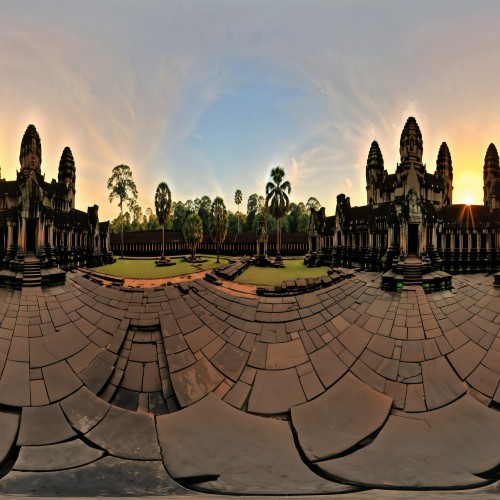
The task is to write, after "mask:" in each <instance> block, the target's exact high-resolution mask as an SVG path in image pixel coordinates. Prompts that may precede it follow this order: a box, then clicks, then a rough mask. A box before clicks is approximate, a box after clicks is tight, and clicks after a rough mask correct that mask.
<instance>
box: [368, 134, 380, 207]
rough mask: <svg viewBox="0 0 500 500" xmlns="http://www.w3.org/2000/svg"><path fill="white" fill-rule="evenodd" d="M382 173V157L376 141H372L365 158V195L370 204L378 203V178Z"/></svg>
mask: <svg viewBox="0 0 500 500" xmlns="http://www.w3.org/2000/svg"><path fill="white" fill-rule="evenodd" d="M383 175H384V158H383V157H382V152H381V151H380V147H379V145H378V142H377V141H373V142H372V144H371V146H370V151H369V152H368V159H367V160H366V197H367V203H368V204H369V205H372V204H374V203H378V202H380V201H381V200H380V199H379V198H380V196H379V194H380V193H379V189H378V184H379V182H378V181H379V180H380V179H381V178H382V176H383Z"/></svg>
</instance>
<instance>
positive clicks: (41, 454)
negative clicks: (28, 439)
mask: <svg viewBox="0 0 500 500" xmlns="http://www.w3.org/2000/svg"><path fill="white" fill-rule="evenodd" d="M103 455H104V452H103V451H102V450H98V449H96V448H91V447H90V446H87V445H86V444H85V443H84V442H83V441H81V440H80V439H73V440H71V441H66V442H64V443H58V444H50V445H45V446H23V447H22V448H21V451H20V452H19V457H18V458H17V460H16V463H15V464H14V467H13V468H12V469H13V470H18V471H40V472H45V471H56V470H64V469H71V468H73V467H81V466H82V465H87V464H90V463H92V462H95V461H96V460H99V459H100V458H101V457H102V456H103Z"/></svg>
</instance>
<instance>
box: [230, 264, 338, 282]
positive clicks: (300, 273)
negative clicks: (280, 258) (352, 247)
mask: <svg viewBox="0 0 500 500" xmlns="http://www.w3.org/2000/svg"><path fill="white" fill-rule="evenodd" d="M284 263H285V267H284V268H281V269H279V268H274V267H253V266H251V267H249V268H248V269H247V270H246V271H245V272H244V273H242V274H240V275H239V276H238V277H237V278H236V279H235V281H236V283H247V284H252V285H267V286H272V285H280V284H281V282H282V281H287V280H296V279H298V278H319V277H321V276H326V275H327V272H328V270H329V269H330V268H329V267H326V266H324V267H306V266H304V264H303V261H302V260H285V261H284Z"/></svg>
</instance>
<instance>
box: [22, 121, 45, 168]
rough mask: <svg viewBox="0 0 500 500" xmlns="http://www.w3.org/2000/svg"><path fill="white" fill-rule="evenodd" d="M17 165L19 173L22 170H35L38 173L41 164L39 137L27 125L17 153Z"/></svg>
mask: <svg viewBox="0 0 500 500" xmlns="http://www.w3.org/2000/svg"><path fill="white" fill-rule="evenodd" d="M19 163H20V164H21V172H23V171H24V170H35V171H37V172H40V165H41V164H42V144H41V142H40V136H39V135H38V132H37V131H36V128H35V126H34V125H32V124H30V125H28V128H27V129H26V132H24V135H23V138H22V140H21V149H20V152H19Z"/></svg>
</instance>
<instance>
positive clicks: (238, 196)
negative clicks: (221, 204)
mask: <svg viewBox="0 0 500 500" xmlns="http://www.w3.org/2000/svg"><path fill="white" fill-rule="evenodd" d="M242 201H243V194H242V193H241V191H240V190H239V189H237V190H236V192H235V193H234V202H235V203H236V205H237V206H238V233H239V232H240V204H241V202H242Z"/></svg>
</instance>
